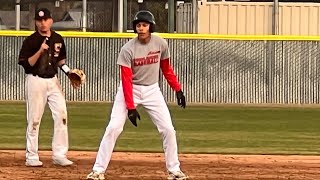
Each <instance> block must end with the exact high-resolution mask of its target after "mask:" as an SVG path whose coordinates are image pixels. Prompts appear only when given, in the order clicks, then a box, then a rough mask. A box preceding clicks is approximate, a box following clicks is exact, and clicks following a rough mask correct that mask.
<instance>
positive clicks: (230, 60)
mask: <svg viewBox="0 0 320 180" xmlns="http://www.w3.org/2000/svg"><path fill="white" fill-rule="evenodd" d="M22 40H23V37H7V36H0V43H1V44H2V46H1V49H0V59H1V66H0V75H1V76H0V84H1V88H0V100H22V99H23V97H24V79H23V77H24V74H23V71H22V68H21V67H19V66H18V65H17V56H18V51H19V49H20V47H21V43H22ZM65 40H66V45H67V50H68V51H67V54H68V56H67V61H68V64H69V65H70V67H78V68H83V69H84V70H85V72H86V74H87V78H88V81H87V83H86V84H85V85H84V86H83V87H82V88H81V89H80V90H79V91H74V90H73V89H72V88H71V87H70V84H69V81H68V79H67V78H65V76H64V75H63V74H62V73H60V74H59V77H60V78H61V80H62V84H63V88H64V91H65V92H66V97H67V99H68V100H70V101H108V102H111V101H113V98H114V95H115V93H116V90H117V86H118V84H119V81H120V79H119V77H120V76H119V68H118V67H117V65H116V60H117V56H118V53H119V50H120V48H121V46H122V45H124V44H125V43H126V42H127V41H128V40H129V39H127V38H120V39H119V38H112V37H110V38H75V37H68V38H65ZM168 42H169V47H170V53H171V56H172V64H173V67H174V70H175V72H176V73H177V75H178V78H179V80H180V82H181V84H182V87H183V90H184V91H185V94H186V98H187V101H188V102H189V103H244V104H246V103H253V104H260V103H279V104H319V103H320V77H319V74H320V52H319V48H320V42H319V41H281V40H277V41H261V40H250V41H240V40H204V39H199V40H187V39H168ZM160 86H161V89H162V90H163V94H164V96H165V98H166V100H167V101H169V102H174V101H175V96H174V92H173V91H172V90H171V89H170V87H169V86H168V84H167V83H166V81H165V80H164V79H163V78H162V79H161V83H160Z"/></svg>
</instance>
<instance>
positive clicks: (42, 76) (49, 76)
mask: <svg viewBox="0 0 320 180" xmlns="http://www.w3.org/2000/svg"><path fill="white" fill-rule="evenodd" d="M32 75H33V76H39V77H41V78H48V79H49V78H53V77H54V76H55V75H53V76H52V75H46V74H45V75H38V74H32Z"/></svg>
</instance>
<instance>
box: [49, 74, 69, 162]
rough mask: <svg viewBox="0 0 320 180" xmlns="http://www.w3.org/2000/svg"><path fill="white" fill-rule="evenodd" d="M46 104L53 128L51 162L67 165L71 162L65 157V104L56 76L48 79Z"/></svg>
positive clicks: (66, 120) (66, 122) (66, 143)
mask: <svg viewBox="0 0 320 180" xmlns="http://www.w3.org/2000/svg"><path fill="white" fill-rule="evenodd" d="M48 81H50V83H49V85H48V90H49V91H48V94H49V95H48V104H49V108H50V110H51V113H52V118H53V123H54V128H53V137H52V158H53V163H54V164H58V165H62V166H67V165H71V164H72V162H71V161H69V160H68V159H67V156H66V155H67V152H68V148H69V139H68V117H67V106H66V101H65V97H64V94H63V92H62V89H61V85H60V83H59V81H58V79H57V78H56V77H54V78H51V79H48Z"/></svg>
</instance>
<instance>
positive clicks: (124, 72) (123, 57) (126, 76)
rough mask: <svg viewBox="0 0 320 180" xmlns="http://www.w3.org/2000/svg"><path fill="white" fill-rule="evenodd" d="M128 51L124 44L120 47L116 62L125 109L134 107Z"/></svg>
mask: <svg viewBox="0 0 320 180" xmlns="http://www.w3.org/2000/svg"><path fill="white" fill-rule="evenodd" d="M131 57H132V55H131V54H130V51H129V50H128V49H127V48H126V47H125V46H124V47H122V48H121V51H120V54H119V57H118V61H117V64H118V65H120V71H121V82H122V89H123V95H124V99H125V102H126V106H127V109H134V108H135V106H134V101H133V89H132V76H133V75H132V69H131V59H132V58H131Z"/></svg>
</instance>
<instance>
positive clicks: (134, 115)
mask: <svg viewBox="0 0 320 180" xmlns="http://www.w3.org/2000/svg"><path fill="white" fill-rule="evenodd" d="M128 118H129V120H130V121H131V123H132V124H133V125H134V126H135V127H137V126H138V125H137V118H138V119H139V120H140V114H139V113H138V111H137V110H136V109H129V110H128Z"/></svg>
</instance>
